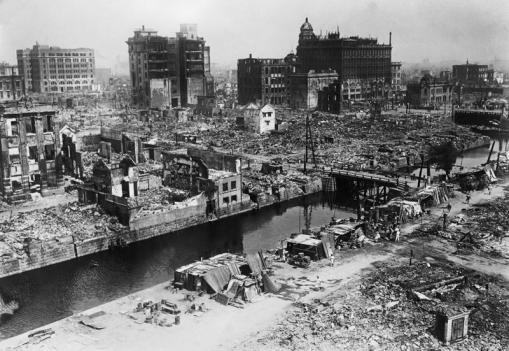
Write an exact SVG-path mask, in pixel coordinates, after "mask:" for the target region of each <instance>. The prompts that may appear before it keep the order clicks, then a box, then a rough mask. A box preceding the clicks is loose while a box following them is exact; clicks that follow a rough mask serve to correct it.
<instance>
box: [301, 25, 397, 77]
mask: <svg viewBox="0 0 509 351" xmlns="http://www.w3.org/2000/svg"><path fill="white" fill-rule="evenodd" d="M391 51H392V46H391V39H389V44H379V43H378V40H377V39H373V38H360V37H356V36H353V37H340V33H339V31H337V32H333V33H328V34H327V35H325V36H318V35H315V33H314V31H313V27H312V26H311V23H309V22H308V19H307V18H306V21H305V22H304V24H302V26H301V27H300V34H299V45H298V46H297V63H298V66H297V68H298V72H302V73H307V72H309V71H310V70H315V71H316V72H318V71H328V70H331V69H332V70H335V71H336V72H337V74H338V76H339V79H340V80H341V81H344V80H347V79H362V80H378V79H383V80H385V82H386V83H388V84H390V82H391V77H392V74H391V73H392V72H391Z"/></svg>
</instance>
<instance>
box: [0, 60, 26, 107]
mask: <svg viewBox="0 0 509 351" xmlns="http://www.w3.org/2000/svg"><path fill="white" fill-rule="evenodd" d="M23 95H24V91H23V77H22V76H21V75H20V74H19V72H18V67H17V66H11V65H8V64H6V63H0V102H4V101H9V100H15V99H19V98H20V97H22V96H23Z"/></svg>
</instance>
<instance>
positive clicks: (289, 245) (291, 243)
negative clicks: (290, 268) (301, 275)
mask: <svg viewBox="0 0 509 351" xmlns="http://www.w3.org/2000/svg"><path fill="white" fill-rule="evenodd" d="M286 249H287V250H288V253H289V254H290V255H296V254H298V253H300V252H302V253H304V255H306V256H309V257H310V258H311V259H312V260H315V261H317V260H319V259H321V258H324V257H326V254H325V250H324V247H323V244H322V241H321V240H319V239H315V238H313V237H312V236H311V235H307V234H298V235H296V236H294V237H292V238H290V239H288V240H287V241H286Z"/></svg>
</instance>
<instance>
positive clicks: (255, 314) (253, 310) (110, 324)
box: [0, 250, 391, 351]
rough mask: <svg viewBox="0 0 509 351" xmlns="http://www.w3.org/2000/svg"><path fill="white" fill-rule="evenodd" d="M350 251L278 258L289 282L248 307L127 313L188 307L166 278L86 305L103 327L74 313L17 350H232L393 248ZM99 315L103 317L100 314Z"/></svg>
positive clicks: (17, 341) (11, 342)
mask: <svg viewBox="0 0 509 351" xmlns="http://www.w3.org/2000/svg"><path fill="white" fill-rule="evenodd" d="M362 251H363V252H359V251H351V252H347V253H345V254H344V255H342V257H341V258H340V259H339V260H338V261H337V263H336V264H335V266H334V267H330V266H328V263H327V262H326V261H325V260H322V261H320V262H314V263H313V264H312V266H311V267H310V268H309V269H302V268H294V267H292V266H289V265H288V264H282V263H281V264H276V274H275V277H277V278H276V279H275V280H276V281H277V282H279V283H282V284H284V285H285V286H287V289H286V292H285V293H284V294H282V296H276V295H271V294H268V295H265V296H262V297H260V299H259V300H258V301H256V302H254V303H249V304H246V305H245V307H244V308H243V309H238V308H235V307H232V306H223V305H220V304H218V303H217V302H215V301H211V300H209V299H208V297H205V296H203V297H201V298H199V300H197V301H195V302H196V303H201V302H203V303H205V304H206V306H207V308H208V309H209V310H208V311H207V312H205V313H204V314H202V315H200V316H199V317H195V316H193V315H190V314H184V315H183V316H182V323H181V325H179V326H176V327H171V328H167V327H159V326H155V325H152V324H146V323H142V322H138V321H134V320H132V319H131V318H129V317H128V316H127V313H128V312H129V311H131V310H132V309H133V308H134V307H135V306H136V303H137V301H142V300H144V299H147V298H151V299H153V300H154V301H156V300H158V299H160V298H166V299H169V300H171V301H174V302H176V303H177V304H178V305H179V306H180V307H181V309H182V310H185V306H186V302H184V301H183V295H182V293H178V294H171V293H170V292H169V291H168V290H166V289H165V286H164V284H163V285H158V286H156V287H153V288H150V289H147V290H144V291H141V292H139V293H136V294H132V295H129V296H126V297H124V298H121V299H118V300H115V301H112V302H110V303H107V304H104V305H101V306H98V307H95V308H93V309H91V310H89V311H85V312H83V313H82V314H83V315H89V314H91V313H94V312H97V311H104V312H105V313H106V314H105V315H104V316H101V317H99V318H100V323H101V324H103V325H105V329H103V330H93V329H91V328H88V327H86V326H83V325H80V324H79V317H78V316H72V317H69V318H65V319H63V320H61V321H58V322H55V323H53V324H50V325H49V326H46V327H44V328H48V327H50V328H52V329H53V330H55V334H54V335H53V336H52V337H51V338H50V339H47V340H44V341H43V342H42V343H40V344H36V345H32V344H27V345H23V346H21V347H19V348H17V349H16V350H36V349H37V350H83V351H85V350H142V349H147V350H168V349H171V348H172V347H177V345H178V350H200V349H201V350H228V349H232V350H233V349H234V347H232V346H233V345H235V344H237V343H240V342H242V340H246V339H248V338H252V337H253V336H254V335H256V334H257V333H258V332H260V331H262V330H264V329H265V328H267V327H269V326H271V325H273V324H274V323H275V322H276V321H277V320H278V319H279V318H281V317H282V316H284V312H285V311H286V310H288V308H290V307H291V305H292V303H293V302H294V301H296V300H302V301H309V300H311V299H314V298H319V297H321V296H324V295H326V294H329V293H330V292H331V291H334V290H337V289H338V288H340V287H341V286H342V284H343V283H345V282H347V281H348V280H349V279H351V278H353V277H357V276H359V275H360V274H362V272H363V271H364V270H368V269H370V267H371V264H372V263H373V262H376V261H380V260H384V259H386V258H387V257H389V256H390V255H391V253H389V252H382V253H379V252H376V251H373V250H362ZM98 321H99V320H98ZM28 334H29V333H25V334H22V335H18V336H16V337H13V338H11V339H7V340H4V341H3V342H1V343H0V349H2V350H5V349H9V347H11V348H12V347H15V346H18V345H21V344H23V343H24V342H26V341H27V335H28Z"/></svg>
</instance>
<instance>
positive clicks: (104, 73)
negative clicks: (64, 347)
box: [95, 68, 113, 90]
mask: <svg viewBox="0 0 509 351" xmlns="http://www.w3.org/2000/svg"><path fill="white" fill-rule="evenodd" d="M111 78H112V75H111V69H110V68H96V69H95V82H96V83H97V84H98V85H99V86H100V90H106V88H107V87H109V86H110V79H111ZM112 83H113V82H112Z"/></svg>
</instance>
